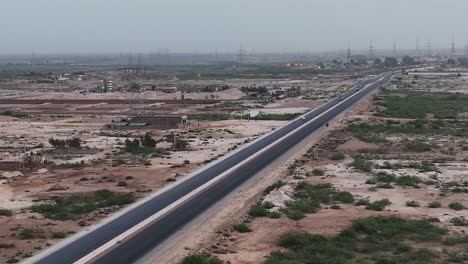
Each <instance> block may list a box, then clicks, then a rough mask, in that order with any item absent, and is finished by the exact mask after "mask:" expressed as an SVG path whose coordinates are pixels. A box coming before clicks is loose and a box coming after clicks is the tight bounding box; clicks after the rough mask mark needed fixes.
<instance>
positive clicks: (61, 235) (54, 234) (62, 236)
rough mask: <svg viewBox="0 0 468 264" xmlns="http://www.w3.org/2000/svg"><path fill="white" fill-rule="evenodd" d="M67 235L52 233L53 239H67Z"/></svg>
mask: <svg viewBox="0 0 468 264" xmlns="http://www.w3.org/2000/svg"><path fill="white" fill-rule="evenodd" d="M65 237H67V234H66V233H64V232H52V238H65Z"/></svg>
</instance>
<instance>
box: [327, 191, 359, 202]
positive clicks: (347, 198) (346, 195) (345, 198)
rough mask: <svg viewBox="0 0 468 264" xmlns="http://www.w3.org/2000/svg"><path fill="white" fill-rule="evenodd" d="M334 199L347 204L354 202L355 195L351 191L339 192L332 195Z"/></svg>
mask: <svg viewBox="0 0 468 264" xmlns="http://www.w3.org/2000/svg"><path fill="white" fill-rule="evenodd" d="M332 200H333V201H338V202H342V203H346V204H351V203H353V202H354V197H353V195H352V194H351V193H350V192H337V193H335V194H333V195H332Z"/></svg>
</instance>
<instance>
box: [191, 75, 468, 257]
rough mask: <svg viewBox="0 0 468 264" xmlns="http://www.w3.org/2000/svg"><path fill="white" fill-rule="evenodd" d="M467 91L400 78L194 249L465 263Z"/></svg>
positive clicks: (455, 81) (457, 81) (454, 80)
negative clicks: (210, 237) (235, 216)
mask: <svg viewBox="0 0 468 264" xmlns="http://www.w3.org/2000/svg"><path fill="white" fill-rule="evenodd" d="M467 91H468V83H467V79H466V78H465V77H463V76H456V75H444V74H441V75H438V74H433V73H428V74H424V73H418V74H417V77H416V76H415V75H414V74H409V75H407V74H397V75H396V76H395V78H394V80H393V81H392V83H391V84H390V85H388V86H387V87H386V88H385V89H382V90H381V91H380V93H378V94H376V95H375V96H373V97H371V98H369V99H367V100H364V101H363V102H361V103H360V104H359V105H358V106H357V107H356V108H355V109H354V111H351V112H349V113H348V114H346V115H345V116H344V118H343V119H342V122H338V123H337V124H335V125H333V126H331V128H330V129H329V131H328V132H327V133H326V134H325V135H323V136H321V137H320V139H319V141H318V143H317V144H313V146H312V147H311V148H310V149H309V150H307V151H305V153H304V155H302V156H301V157H299V158H297V159H295V160H294V161H293V162H291V163H290V164H289V165H288V166H287V167H286V168H285V169H284V170H283V171H282V172H281V173H274V174H273V173H272V175H271V177H273V178H272V179H274V180H276V183H274V184H272V185H271V186H270V187H268V188H266V189H263V190H260V193H259V198H258V199H256V200H255V201H253V202H252V201H249V202H246V203H245V204H243V208H244V209H243V210H240V211H239V215H238V218H237V219H230V220H229V221H227V222H226V223H225V224H224V225H221V227H220V229H219V230H218V234H217V235H214V236H213V238H212V240H211V241H210V242H207V241H205V243H204V244H200V245H198V246H195V247H194V248H193V250H192V251H193V252H194V254H195V253H202V254H205V255H206V256H212V259H211V260H212V261H216V260H217V261H222V262H224V263H307V261H310V260H311V259H314V260H316V261H317V263H467V262H468V252H467V248H468V237H467V236H466V233H467V232H468V209H467V208H468V196H467V193H468V169H467V168H468V130H467V127H468V119H467V117H468V116H467V112H468V108H467V106H468V96H467ZM271 177H270V178H271ZM272 179H270V180H272ZM194 256H198V255H194ZM206 258H207V259H208V258H210V257H206ZM207 263H208V262H207ZM213 263H215V262H213Z"/></svg>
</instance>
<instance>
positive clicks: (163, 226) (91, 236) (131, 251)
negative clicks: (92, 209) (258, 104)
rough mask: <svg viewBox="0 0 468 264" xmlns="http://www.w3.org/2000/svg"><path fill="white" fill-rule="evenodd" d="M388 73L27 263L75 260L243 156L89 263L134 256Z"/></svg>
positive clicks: (114, 261)
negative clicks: (161, 214) (211, 181)
mask: <svg viewBox="0 0 468 264" xmlns="http://www.w3.org/2000/svg"><path fill="white" fill-rule="evenodd" d="M391 75H392V74H391V73H383V74H380V75H378V76H377V77H375V78H374V79H372V80H368V81H364V82H362V83H360V84H358V85H356V86H354V87H353V88H351V89H350V90H349V91H348V92H346V93H345V94H344V95H343V96H342V97H341V98H336V99H333V100H331V101H329V102H328V103H326V104H324V105H322V106H320V107H318V108H316V109H314V110H312V111H310V112H309V113H307V114H305V115H304V116H302V117H300V118H298V119H296V120H294V121H293V122H291V123H288V124H287V125H285V126H284V127H282V128H279V129H277V130H275V131H273V132H271V133H269V134H268V135H267V136H264V137H261V138H260V139H258V140H256V141H254V142H253V143H251V144H249V145H247V146H246V147H244V148H242V149H240V150H238V151H237V152H235V153H233V154H232V155H229V156H227V157H226V158H224V159H222V160H219V161H217V162H214V163H213V164H211V165H208V166H207V167H206V169H204V170H201V171H199V172H198V173H197V174H195V175H193V176H191V177H190V178H188V179H187V180H185V181H183V182H181V183H178V184H176V185H174V186H173V188H169V189H167V190H166V191H164V192H163V193H159V194H158V195H155V196H154V197H151V198H150V199H147V200H145V202H143V203H141V204H139V205H138V206H136V207H134V208H132V209H131V210H128V211H127V212H126V213H124V214H122V215H120V216H119V217H117V218H114V219H112V220H111V221H108V222H107V223H105V224H103V225H100V226H99V227H98V228H96V229H94V230H92V231H90V232H88V233H86V234H85V235H82V236H80V237H77V238H76V239H73V240H69V241H68V242H67V243H63V245H62V244H61V245H60V247H58V248H56V249H54V250H49V251H46V253H47V254H45V252H43V253H42V254H39V255H38V256H37V257H36V258H33V259H32V261H31V262H33V263H38V264H67V263H73V262H76V261H78V260H80V259H82V258H83V257H85V256H87V255H88V254H90V253H91V252H93V251H94V250H95V249H97V248H99V247H101V246H102V245H104V244H106V243H107V242H108V241H110V240H112V239H114V238H115V237H117V236H119V235H120V234H122V233H124V232H125V231H127V230H129V229H130V228H132V227H134V226H135V225H137V224H139V223H141V222H142V221H144V220H145V219H147V218H149V217H150V216H152V215H154V214H156V213H158V212H160V211H161V210H163V209H165V208H167V207H168V206H170V205H171V204H173V203H175V202H177V201H178V200H179V199H181V198H182V197H184V196H186V195H187V194H189V193H191V192H192V191H193V190H195V189H197V188H199V187H200V186H202V185H204V184H205V183H207V182H209V181H210V180H212V179H214V178H216V177H217V176H219V175H220V174H223V173H224V172H226V171H228V170H229V169H230V168H232V167H235V166H236V165H238V164H240V163H241V162H243V161H245V160H246V159H249V162H248V163H246V164H244V165H243V166H242V167H240V168H238V169H236V170H235V171H233V172H232V173H229V174H228V175H227V176H226V177H224V178H222V179H221V180H220V181H218V182H216V183H215V184H214V185H213V186H210V187H209V189H208V190H204V191H203V192H201V193H199V194H197V196H196V197H194V198H193V199H190V200H188V201H185V202H184V203H182V204H181V205H179V206H178V207H176V208H175V209H173V210H171V211H170V212H169V213H167V214H166V215H164V216H163V217H161V218H159V219H158V220H157V221H155V222H153V223H151V224H150V225H148V226H146V227H145V228H144V230H143V231H141V232H136V233H135V234H134V235H132V236H131V237H129V238H127V239H125V240H124V241H122V242H119V243H117V244H115V245H114V246H113V247H112V248H111V249H109V250H107V251H105V252H104V253H103V254H101V255H99V258H97V259H94V263H99V264H120V263H122V264H128V263H132V262H134V261H136V260H137V259H138V258H139V257H141V256H142V255H144V254H145V253H146V252H148V251H149V250H151V249H152V248H154V247H155V246H157V245H158V244H159V243H161V242H163V241H164V240H165V239H166V238H167V237H169V236H170V235H171V234H172V233H174V232H175V231H177V230H178V229H180V228H182V227H183V226H184V225H185V224H187V223H188V222H190V220H191V219H193V218H194V217H196V216H197V215H198V214H200V213H201V212H203V211H204V210H206V209H207V208H209V207H210V206H211V205H213V204H214V203H215V202H216V201H218V200H220V199H221V198H223V197H224V196H226V195H227V194H228V193H230V192H231V191H232V190H234V189H235V188H236V187H237V186H239V185H241V184H242V183H243V182H245V181H246V180H248V179H249V178H250V177H252V176H253V175H255V173H256V172H258V171H260V170H261V169H262V168H263V167H265V166H266V165H268V164H269V163H271V162H272V161H273V160H275V158H276V157H278V156H280V155H281V154H282V153H284V152H286V151H287V150H288V149H290V148H291V147H292V146H294V145H296V144H297V143H299V142H300V141H301V140H302V139H304V138H305V137H307V136H308V135H309V134H311V133H312V132H314V131H315V130H317V129H318V128H320V127H322V126H323V125H325V124H326V123H328V122H329V121H330V120H332V119H333V118H334V117H335V116H337V115H339V114H340V113H342V112H343V111H345V110H346V109H347V108H349V107H350V106H352V105H353V104H354V103H356V102H357V101H359V100H360V99H361V98H362V97H364V96H365V95H366V94H368V93H369V92H370V91H372V90H373V89H375V88H377V87H379V86H380V85H382V84H384V83H386V82H387V81H388V80H389V79H390V78H391ZM286 136H287V137H286ZM279 139H282V140H281V142H280V143H278V142H277V141H278V140H279ZM275 142H276V144H275ZM267 147H268V148H267ZM264 149H267V150H266V151H265V150H264ZM259 151H263V152H259ZM257 153H261V154H257Z"/></svg>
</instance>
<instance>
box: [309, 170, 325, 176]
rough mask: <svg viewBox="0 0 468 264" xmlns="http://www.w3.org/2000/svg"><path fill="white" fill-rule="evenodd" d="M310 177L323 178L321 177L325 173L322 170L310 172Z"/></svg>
mask: <svg viewBox="0 0 468 264" xmlns="http://www.w3.org/2000/svg"><path fill="white" fill-rule="evenodd" d="M312 175H314V176H323V175H325V171H324V170H322V169H314V170H313V171H312Z"/></svg>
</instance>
